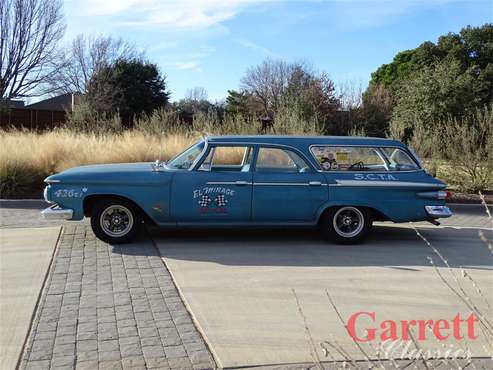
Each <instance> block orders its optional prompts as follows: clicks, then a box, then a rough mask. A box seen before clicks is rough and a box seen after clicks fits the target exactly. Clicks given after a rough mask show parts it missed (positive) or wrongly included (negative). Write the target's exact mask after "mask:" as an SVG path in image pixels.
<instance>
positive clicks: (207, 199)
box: [199, 195, 212, 208]
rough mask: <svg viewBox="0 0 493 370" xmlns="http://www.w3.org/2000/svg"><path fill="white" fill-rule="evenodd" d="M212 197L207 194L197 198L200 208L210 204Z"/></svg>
mask: <svg viewBox="0 0 493 370" xmlns="http://www.w3.org/2000/svg"><path fill="white" fill-rule="evenodd" d="M211 202H212V199H211V198H210V197H209V196H208V195H202V196H201V197H200V200H199V206H201V207H202V208H205V207H208V206H209V204H211Z"/></svg>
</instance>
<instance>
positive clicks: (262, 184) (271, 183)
mask: <svg viewBox="0 0 493 370" xmlns="http://www.w3.org/2000/svg"><path fill="white" fill-rule="evenodd" d="M205 184H206V185H238V183H237V181H208V182H206V183H205ZM241 185H255V186H327V185H328V184H325V183H320V184H316V185H312V184H310V183H301V182H253V183H252V182H246V183H245V184H241Z"/></svg>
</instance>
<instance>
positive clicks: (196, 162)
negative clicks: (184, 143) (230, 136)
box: [186, 136, 208, 171]
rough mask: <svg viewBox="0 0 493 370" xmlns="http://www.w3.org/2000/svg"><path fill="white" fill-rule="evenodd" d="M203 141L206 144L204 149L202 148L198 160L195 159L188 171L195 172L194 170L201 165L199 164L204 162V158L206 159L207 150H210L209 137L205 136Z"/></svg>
mask: <svg viewBox="0 0 493 370" xmlns="http://www.w3.org/2000/svg"><path fill="white" fill-rule="evenodd" d="M202 141H203V142H204V147H203V148H202V151H201V152H200V154H199V155H198V156H197V158H195V160H194V161H193V163H192V164H191V165H190V167H188V170H187V171H193V170H195V167H197V165H198V164H199V162H200V161H201V160H202V158H203V157H204V155H205V154H206V153H207V149H208V141H207V136H204V138H203V140H202ZM199 143H200V141H199ZM197 144H198V143H197ZM194 145H195V144H194ZM192 146H193V145H192ZM189 148H191V147H189ZM186 150H188V149H186Z"/></svg>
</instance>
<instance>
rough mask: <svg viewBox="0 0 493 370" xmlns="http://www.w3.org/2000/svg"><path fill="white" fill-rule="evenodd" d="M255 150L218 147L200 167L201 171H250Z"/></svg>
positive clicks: (250, 148) (241, 147)
mask: <svg viewBox="0 0 493 370" xmlns="http://www.w3.org/2000/svg"><path fill="white" fill-rule="evenodd" d="M252 154H253V148H252V147H249V146H216V147H212V148H211V149H210V151H209V154H208V155H207V157H206V158H205V159H204V161H203V162H202V165H201V166H200V167H199V171H211V172H214V171H216V172H217V171H238V172H248V171H250V163H251V161H252Z"/></svg>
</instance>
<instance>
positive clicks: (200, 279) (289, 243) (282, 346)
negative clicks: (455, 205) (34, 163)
mask: <svg viewBox="0 0 493 370" xmlns="http://www.w3.org/2000/svg"><path fill="white" fill-rule="evenodd" d="M420 232H421V233H422V234H423V235H424V236H425V237H427V238H428V239H429V241H430V242H431V243H432V244H433V245H434V246H435V247H436V248H438V249H439V250H440V252H441V253H443V255H444V256H445V258H446V259H447V260H448V262H449V264H450V265H451V266H452V267H453V268H452V271H453V273H454V274H456V275H457V276H459V277H461V275H462V270H461V267H460V266H463V267H465V268H467V271H468V273H469V274H470V276H472V277H473V278H474V281H475V282H476V284H477V285H478V286H480V287H482V289H483V294H486V297H482V296H481V295H478V293H477V292H476V290H475V288H474V287H473V286H472V285H471V284H470V283H469V284H468V282H467V280H466V279H463V278H461V281H462V284H463V285H464V289H465V291H466V292H467V294H468V295H469V296H470V297H471V299H472V300H473V301H474V302H476V304H477V305H478V307H479V308H480V310H481V312H483V313H484V315H486V317H487V318H488V319H489V320H490V321H491V320H492V319H493V317H492V315H493V313H492V312H491V310H490V309H489V307H488V306H487V305H486V303H485V299H484V298H486V299H487V300H489V302H490V305H491V302H492V298H493V297H492V292H491V290H490V289H489V288H490V287H491V284H492V282H493V280H492V279H493V275H492V264H493V260H492V254H491V253H490V251H489V250H488V249H487V247H486V246H484V245H483V243H482V242H481V241H480V239H479V238H478V230H475V229H454V228H448V227H439V228H436V227H430V228H428V227H426V228H420ZM487 233H488V235H489V237H490V238H491V237H492V235H491V232H487ZM153 237H154V239H155V242H156V243H157V245H158V247H159V250H160V253H161V255H162V256H163V257H164V260H165V261H166V264H167V266H168V268H169V270H170V272H171V274H172V276H173V278H174V279H175V281H176V283H177V286H178V288H179V290H180V291H181V293H182V295H183V297H184V298H185V302H186V303H187V305H188V306H189V308H190V310H191V311H192V312H193V315H194V317H195V319H196V321H197V322H198V325H199V327H200V329H201V331H202V332H203V333H204V335H205V338H206V340H207V341H208V343H209V345H210V347H211V350H212V352H213V353H214V354H215V356H216V360H217V362H218V364H219V365H220V366H222V367H235V366H239V367H244V366H258V365H269V364H286V363H309V362H312V361H313V355H311V354H310V351H311V349H312V348H311V346H310V345H309V342H308V340H307V330H306V328H305V323H304V320H306V327H307V328H308V331H309V333H310V335H311V336H312V337H313V339H314V343H315V346H316V351H317V354H318V357H319V358H320V359H321V360H325V361H329V360H331V359H332V358H335V359H337V360H344V356H342V355H341V353H338V352H337V351H334V350H333V348H332V347H330V345H329V344H327V343H337V344H338V345H340V346H342V347H343V348H344V350H345V351H346V352H347V353H348V354H349V355H350V356H351V357H352V358H354V359H360V360H362V359H364V358H363V355H362V353H361V352H360V351H359V350H358V348H357V347H356V346H355V345H354V343H353V342H352V340H351V338H350V337H349V336H348V334H347V332H346V330H345V328H344V326H343V324H342V323H341V322H340V320H339V319H338V318H337V316H336V314H335V312H334V308H333V307H332V306H331V304H330V302H329V300H328V298H327V296H326V290H327V291H328V292H329V293H330V295H331V296H332V298H333V300H334V302H335V305H336V307H337V308H338V310H339V311H340V313H341V315H342V316H343V318H344V319H345V320H347V318H349V317H350V316H351V315H352V314H353V313H356V312H359V311H370V312H375V313H376V315H377V317H376V321H377V324H376V325H378V323H379V322H381V321H382V320H396V321H398V320H404V319H408V320H411V319H416V320H417V319H427V320H438V319H447V320H450V319H452V318H453V317H454V316H455V315H457V314H458V313H459V314H461V315H462V317H464V318H466V317H467V316H468V314H469V310H468V309H467V307H466V306H465V305H464V304H463V303H462V302H461V301H460V300H459V299H458V298H457V297H456V296H455V295H454V293H453V292H452V291H451V290H450V289H449V288H447V287H446V286H445V284H444V283H443V281H441V279H440V277H439V275H438V274H437V272H436V271H435V269H434V268H433V267H432V266H430V262H429V260H428V258H427V257H432V258H433V260H434V263H435V264H436V265H438V266H443V263H442V262H441V261H440V260H439V259H438V258H437V256H436V255H435V254H434V252H433V251H432V250H431V249H430V248H429V247H428V246H427V245H426V244H425V243H424V242H423V241H422V240H421V239H419V238H418V237H417V235H416V233H415V231H414V230H413V229H411V228H410V227H409V226H393V225H392V226H391V225H385V226H377V227H376V228H375V230H374V233H373V234H372V236H371V237H370V238H369V240H368V241H367V242H366V243H364V244H361V245H356V246H339V245H333V244H327V243H325V242H324V241H322V240H320V239H319V238H318V237H317V236H316V234H314V233H313V231H300V230H282V231H279V230H278V231H271V230H269V231H255V230H242V231H234V232H231V231H225V230H218V231H199V230H195V231H193V232H190V231H187V232H185V231H168V232H166V231H156V233H155V234H154V235H153ZM439 269H440V270H439V271H440V272H441V273H442V274H444V276H445V278H446V279H447V281H451V282H452V283H454V278H453V277H452V276H451V271H449V270H448V269H447V268H444V267H440V268H439ZM293 289H294V291H295V293H296V295H297V297H298V299H299V305H298V304H297V303H296V299H295V296H294V295H293V291H292V290H293ZM300 309H301V311H302V313H303V314H302V315H301V314H300V312H299V311H300ZM371 324H372V323H371V322H369V321H368V320H367V319H366V320H362V325H363V326H364V325H366V327H367V328H368V327H370V326H369V325H371ZM359 330H360V334H361V330H363V328H360V329H359ZM490 339H491V338H490ZM486 340H487V338H485V337H484V335H483V334H482V333H480V337H479V338H478V339H477V340H470V341H467V342H460V341H459V342H457V341H455V340H446V341H437V340H436V339H431V338H430V339H428V340H426V341H423V342H420V343H419V345H420V346H421V348H425V349H429V350H435V351H436V350H442V351H443V345H446V346H449V345H452V346H454V347H455V348H456V349H461V348H464V345H467V346H468V348H470V350H471V351H472V355H473V356H487V355H491V353H492V349H491V348H488V347H485V344H486ZM378 342H379V341H374V342H372V343H371V346H369V345H367V344H364V348H365V350H366V351H367V352H368V353H369V354H372V355H373V357H375V356H376V354H375V352H376V346H377V345H378ZM321 343H325V347H326V348H327V347H328V349H329V350H330V356H326V354H325V353H324V350H323V348H322V347H321V346H320V344H321Z"/></svg>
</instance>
